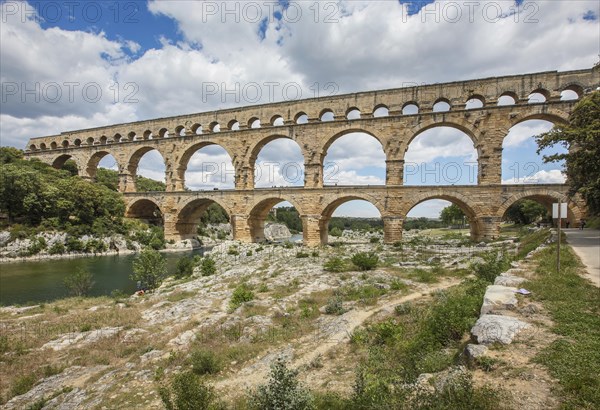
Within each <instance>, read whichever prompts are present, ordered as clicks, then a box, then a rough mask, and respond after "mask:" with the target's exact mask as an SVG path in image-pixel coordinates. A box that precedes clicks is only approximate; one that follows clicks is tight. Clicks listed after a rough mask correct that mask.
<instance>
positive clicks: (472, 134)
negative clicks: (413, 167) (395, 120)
mask: <svg viewBox="0 0 600 410" xmlns="http://www.w3.org/2000/svg"><path fill="white" fill-rule="evenodd" d="M437 127H450V128H454V129H457V130H459V131H462V132H464V133H465V134H467V135H468V136H469V138H471V141H473V146H474V147H475V148H476V149H477V151H478V152H477V154H478V155H479V154H480V152H479V149H478V148H477V146H478V145H479V133H478V132H477V131H476V129H475V127H473V125H472V124H471V123H469V122H468V121H466V120H460V119H459V120H457V119H453V120H446V119H445V118H443V117H440V118H437V119H436V118H434V117H430V118H428V119H426V120H424V121H423V122H421V123H419V125H417V126H415V127H413V128H412V131H413V134H412V135H411V137H410V138H409V139H408V140H407V141H406V145H405V146H404V152H405V153H406V151H408V147H409V146H410V144H411V143H412V142H413V141H414V139H415V138H417V137H418V136H419V135H420V134H422V133H423V132H425V131H427V130H430V129H432V128H437Z"/></svg>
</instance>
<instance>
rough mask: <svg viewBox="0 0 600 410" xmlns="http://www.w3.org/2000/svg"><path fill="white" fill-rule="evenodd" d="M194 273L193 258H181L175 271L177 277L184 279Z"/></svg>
mask: <svg viewBox="0 0 600 410" xmlns="http://www.w3.org/2000/svg"><path fill="white" fill-rule="evenodd" d="M192 273H194V260H193V259H192V258H188V257H187V256H184V257H182V258H179V260H178V261H177V267H176V269H175V277H176V278H183V277H186V276H190V275H191V274H192Z"/></svg>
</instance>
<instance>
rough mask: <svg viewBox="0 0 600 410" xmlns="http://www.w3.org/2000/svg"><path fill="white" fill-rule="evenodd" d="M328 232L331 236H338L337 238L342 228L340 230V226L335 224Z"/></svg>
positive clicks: (340, 234)
mask: <svg viewBox="0 0 600 410" xmlns="http://www.w3.org/2000/svg"><path fill="white" fill-rule="evenodd" d="M329 234H330V235H331V236H335V237H338V238H339V237H340V236H342V230H341V229H340V228H338V227H337V226H335V227H334V228H333V229H332V230H331V232H329Z"/></svg>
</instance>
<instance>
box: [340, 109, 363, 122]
mask: <svg viewBox="0 0 600 410" xmlns="http://www.w3.org/2000/svg"><path fill="white" fill-rule="evenodd" d="M344 116H345V117H346V119H347V120H359V119H360V118H361V116H362V113H361V111H360V110H359V109H358V107H350V108H348V109H347V110H346V113H345V114H344Z"/></svg>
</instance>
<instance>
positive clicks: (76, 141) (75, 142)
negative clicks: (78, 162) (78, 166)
mask: <svg viewBox="0 0 600 410" xmlns="http://www.w3.org/2000/svg"><path fill="white" fill-rule="evenodd" d="M73 145H75V146H76V147H80V146H81V140H80V139H79V138H76V139H75V141H73Z"/></svg>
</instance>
